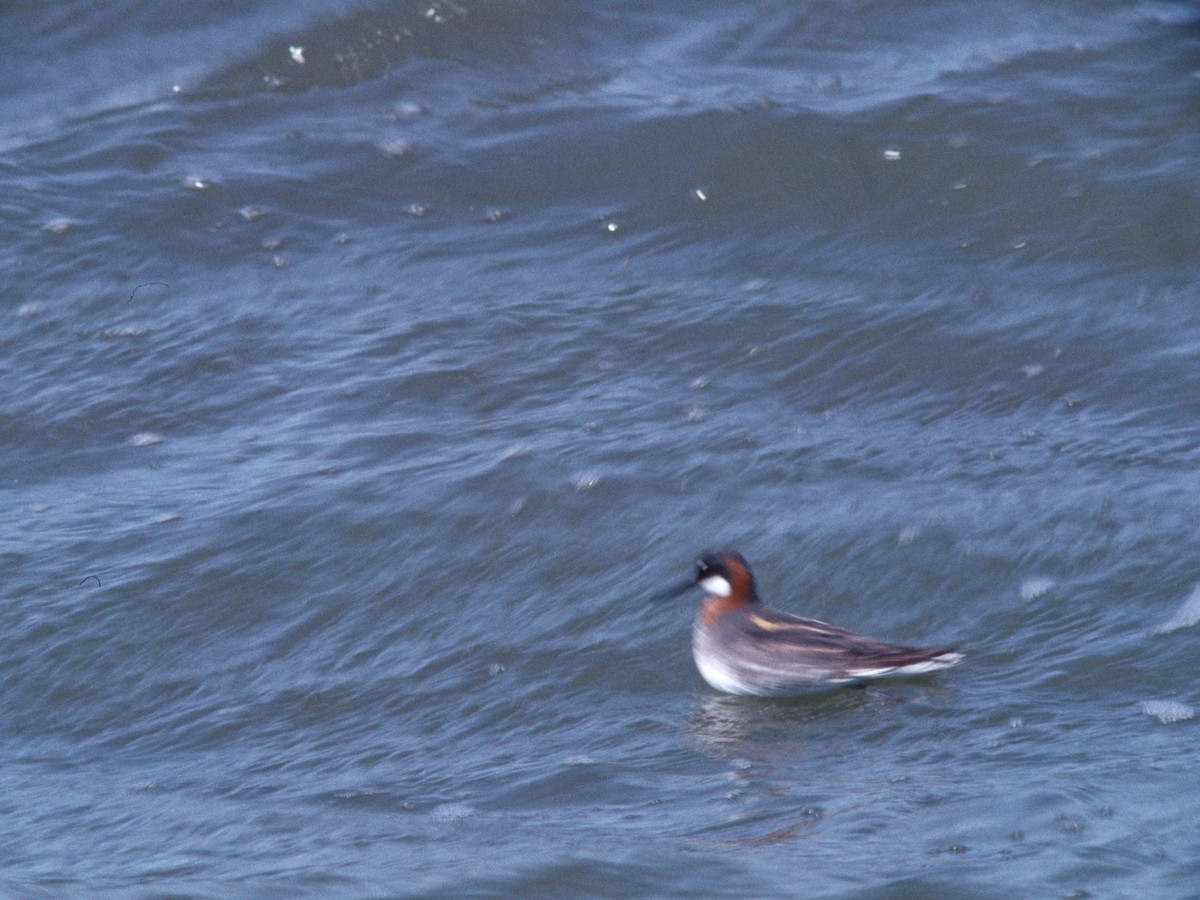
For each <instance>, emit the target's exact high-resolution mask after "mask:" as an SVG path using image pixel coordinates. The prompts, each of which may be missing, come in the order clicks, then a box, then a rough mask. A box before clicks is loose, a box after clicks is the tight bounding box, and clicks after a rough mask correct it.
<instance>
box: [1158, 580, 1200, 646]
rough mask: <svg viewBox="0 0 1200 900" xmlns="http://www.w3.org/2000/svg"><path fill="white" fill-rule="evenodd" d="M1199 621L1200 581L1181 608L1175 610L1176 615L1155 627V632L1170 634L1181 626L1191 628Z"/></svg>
mask: <svg viewBox="0 0 1200 900" xmlns="http://www.w3.org/2000/svg"><path fill="white" fill-rule="evenodd" d="M1197 622H1200V583H1198V584H1197V585H1196V586H1195V587H1194V588H1192V592H1191V593H1190V594H1188V596H1187V599H1186V600H1184V601H1183V603H1181V604H1179V609H1177V610H1175V615H1173V616H1171V618H1169V619H1167V621H1165V622H1163V623H1162V624H1161V625H1159V626H1158V627H1157V628H1155V629H1154V633H1155V634H1170V633H1171V632H1172V631H1178V630H1179V629H1180V628H1189V627H1191V626H1192V625H1195V624H1196V623H1197Z"/></svg>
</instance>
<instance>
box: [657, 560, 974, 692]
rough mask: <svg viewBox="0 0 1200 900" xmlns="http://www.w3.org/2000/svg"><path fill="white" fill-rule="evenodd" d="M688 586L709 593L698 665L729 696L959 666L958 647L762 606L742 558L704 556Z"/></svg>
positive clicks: (695, 636) (698, 624)
mask: <svg viewBox="0 0 1200 900" xmlns="http://www.w3.org/2000/svg"><path fill="white" fill-rule="evenodd" d="M688 587H699V588H701V589H703V590H704V591H705V594H706V596H705V599H704V600H703V601H702V602H701V604H700V608H699V610H698V611H697V612H696V619H695V623H694V624H693V627H692V654H693V656H694V657H695V660H696V668H697V669H699V670H700V674H701V675H702V676H703V677H704V680H705V681H707V682H708V683H709V684H710V685H712V687H714V688H716V689H717V690H720V691H726V692H727V693H731V694H754V695H760V696H770V695H786V694H797V693H804V692H806V691H811V690H813V689H815V688H823V687H835V686H837V685H844V684H854V683H857V682H862V681H867V680H871V679H876V678H886V677H889V676H903V675H922V674H925V673H928V672H935V671H937V670H939V669H946V668H949V667H950V666H953V665H956V664H957V663H959V662H961V661H962V658H963V657H962V654H961V653H958V652H956V651H954V650H945V649H943V650H930V649H921V648H916V647H903V646H899V645H896V644H888V643H885V642H883V641H879V640H876V639H875V638H870V637H867V636H865V635H862V634H857V633H855V632H853V631H850V630H848V629H846V628H840V627H838V626H837V625H830V624H827V623H825V622H820V621H818V620H816V619H806V618H803V617H801V616H795V615H791V614H790V613H785V612H780V611H779V610H775V609H771V608H769V607H767V606H764V605H763V604H762V602H761V601H759V599H758V592H757V590H756V589H755V586H754V576H753V575H752V574H751V572H750V567H749V565H748V564H747V563H746V560H745V559H743V558H742V557H741V556H740V555H739V554H737V553H733V552H732V551H723V552H720V553H709V554H706V555H705V556H704V557H702V558H701V560H700V563H699V566H698V569H697V574H696V576H695V578H693V579H692V580H690V581H689V582H688V584H687V585H684V586H681V587H680V588H677V589H675V590H674V591H672V592H671V593H674V594H678V593H681V592H682V590H683V589H686V588H688Z"/></svg>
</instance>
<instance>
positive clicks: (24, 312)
mask: <svg viewBox="0 0 1200 900" xmlns="http://www.w3.org/2000/svg"><path fill="white" fill-rule="evenodd" d="M45 309H46V304H44V303H40V302H38V301H36V300H35V301H33V302H32V303H22V304H21V305H20V307H18V308H17V318H18V319H29V318H32V317H33V316H36V315H37V314H38V313H40V312H42V311H44V310H45Z"/></svg>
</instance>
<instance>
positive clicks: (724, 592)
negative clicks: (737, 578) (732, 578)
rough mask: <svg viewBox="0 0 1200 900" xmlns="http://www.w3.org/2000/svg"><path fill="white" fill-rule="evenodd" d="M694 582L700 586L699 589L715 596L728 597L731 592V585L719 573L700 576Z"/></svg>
mask: <svg viewBox="0 0 1200 900" xmlns="http://www.w3.org/2000/svg"><path fill="white" fill-rule="evenodd" d="M696 583H697V584H698V585H699V586H700V589H701V590H704V591H707V592H708V593H710V594H712V595H713V596H715V597H728V596H729V595H730V594H732V593H733V585H731V584H730V583H729V582H728V581H726V580H725V579H724V578H722V577H721V576H720V575H709V576H708V577H707V578H701V579H700V580H699V581H698V582H696Z"/></svg>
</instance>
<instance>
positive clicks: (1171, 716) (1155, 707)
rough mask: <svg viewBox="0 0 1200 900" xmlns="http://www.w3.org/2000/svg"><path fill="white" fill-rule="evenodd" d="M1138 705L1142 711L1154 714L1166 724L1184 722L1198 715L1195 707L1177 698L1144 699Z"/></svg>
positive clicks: (1149, 714)
mask: <svg viewBox="0 0 1200 900" xmlns="http://www.w3.org/2000/svg"><path fill="white" fill-rule="evenodd" d="M1138 705H1139V706H1140V707H1141V709H1142V712H1144V713H1145V714H1146V715H1148V716H1153V717H1154V718H1156V719H1158V721H1160V722H1162V723H1163V724H1164V725H1170V724H1171V723H1172V722H1184V721H1187V720H1188V719H1191V718H1194V717H1195V715H1196V710H1195V709H1193V708H1192V707H1190V706H1188V705H1187V704H1186V703H1180V702H1179V701H1177V700H1143V701H1142V702H1141V703H1139V704H1138Z"/></svg>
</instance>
